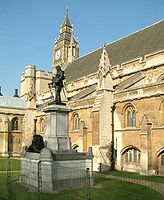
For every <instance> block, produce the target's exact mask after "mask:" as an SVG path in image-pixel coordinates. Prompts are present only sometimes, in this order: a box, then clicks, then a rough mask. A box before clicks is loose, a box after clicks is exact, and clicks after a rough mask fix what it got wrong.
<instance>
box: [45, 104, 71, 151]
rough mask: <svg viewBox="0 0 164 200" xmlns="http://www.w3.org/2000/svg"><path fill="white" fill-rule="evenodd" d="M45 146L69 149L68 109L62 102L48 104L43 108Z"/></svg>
mask: <svg viewBox="0 0 164 200" xmlns="http://www.w3.org/2000/svg"><path fill="white" fill-rule="evenodd" d="M44 112H45V113H46V129H45V137H44V139H45V143H46V147H48V148H50V149H51V150H52V151H54V150H70V147H71V141H70V138H69V136H68V113H69V112H70V109H69V108H68V107H67V106H66V105H65V104H64V105H63V104H53V103H52V104H50V105H48V106H47V107H46V108H45V109H44Z"/></svg>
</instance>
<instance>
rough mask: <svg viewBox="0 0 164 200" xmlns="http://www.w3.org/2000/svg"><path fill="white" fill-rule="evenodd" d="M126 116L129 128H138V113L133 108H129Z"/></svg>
mask: <svg viewBox="0 0 164 200" xmlns="http://www.w3.org/2000/svg"><path fill="white" fill-rule="evenodd" d="M125 115H126V116H127V123H126V124H127V127H135V126H136V111H135V109H134V108H133V107H132V106H129V107H127V109H126V111H125Z"/></svg>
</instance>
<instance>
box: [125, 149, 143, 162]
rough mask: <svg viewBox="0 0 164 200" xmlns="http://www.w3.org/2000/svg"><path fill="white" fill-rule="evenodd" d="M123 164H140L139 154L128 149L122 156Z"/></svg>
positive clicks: (134, 150)
mask: <svg viewBox="0 0 164 200" xmlns="http://www.w3.org/2000/svg"><path fill="white" fill-rule="evenodd" d="M123 155H124V161H125V163H127V164H128V163H129V164H130V163H140V157H141V153H140V151H139V150H137V149H128V150H127V151H126V152H125V153H124V154H123Z"/></svg>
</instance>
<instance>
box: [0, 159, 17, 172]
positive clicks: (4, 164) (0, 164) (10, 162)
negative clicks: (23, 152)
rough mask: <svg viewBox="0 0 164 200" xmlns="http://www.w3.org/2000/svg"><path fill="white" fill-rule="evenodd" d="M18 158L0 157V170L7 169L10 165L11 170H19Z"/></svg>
mask: <svg viewBox="0 0 164 200" xmlns="http://www.w3.org/2000/svg"><path fill="white" fill-rule="evenodd" d="M20 163H21V161H20V159H14V158H10V159H6V158H0V171H7V170H8V169H9V167H10V169H11V171H19V170H20Z"/></svg>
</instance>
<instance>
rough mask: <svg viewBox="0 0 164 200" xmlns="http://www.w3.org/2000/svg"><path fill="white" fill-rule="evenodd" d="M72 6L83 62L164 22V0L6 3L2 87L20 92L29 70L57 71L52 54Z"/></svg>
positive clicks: (1, 25) (0, 17)
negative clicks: (31, 67) (85, 57)
mask: <svg viewBox="0 0 164 200" xmlns="http://www.w3.org/2000/svg"><path fill="white" fill-rule="evenodd" d="M67 2H68V9H69V10H68V12H69V19H70V21H71V23H72V24H73V29H74V35H75V37H76V38H78V42H79V47H80V56H83V55H85V54H88V53H89V52H91V51H94V50H96V49H97V48H100V47H101V46H102V45H103V44H104V43H107V44H109V43H112V42H114V41H116V40H119V39H120V38H123V37H125V36H127V35H129V34H132V33H134V32H136V31H138V30H140V29H143V28H145V27H147V26H150V25H151V24H153V23H156V22H158V21H160V20H162V19H164V0H0V86H1V87H2V93H3V95H5V96H13V95H14V90H15V88H17V89H18V90H20V76H21V74H22V72H23V71H24V69H25V66H26V65H27V64H33V65H35V66H36V68H37V69H39V70H45V72H48V71H52V50H53V44H54V40H55V38H58V36H59V29H60V25H61V24H62V22H63V20H64V16H65V13H66V4H67Z"/></svg>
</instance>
